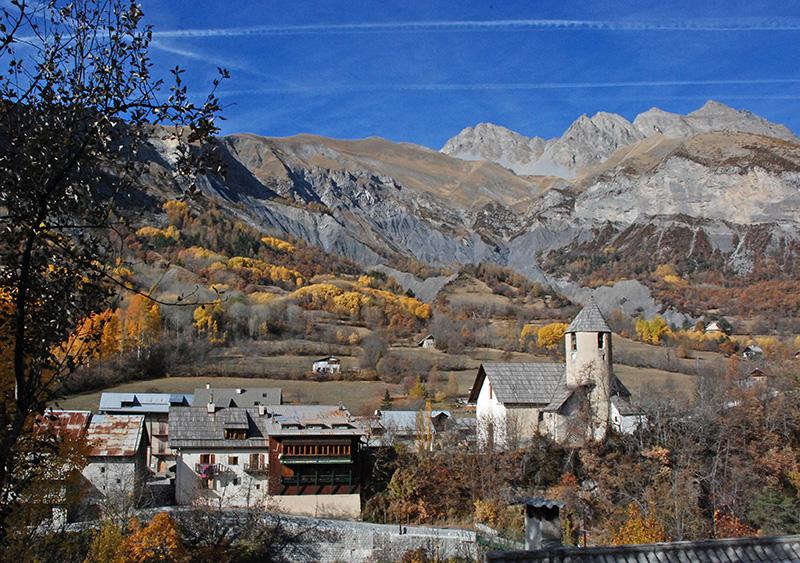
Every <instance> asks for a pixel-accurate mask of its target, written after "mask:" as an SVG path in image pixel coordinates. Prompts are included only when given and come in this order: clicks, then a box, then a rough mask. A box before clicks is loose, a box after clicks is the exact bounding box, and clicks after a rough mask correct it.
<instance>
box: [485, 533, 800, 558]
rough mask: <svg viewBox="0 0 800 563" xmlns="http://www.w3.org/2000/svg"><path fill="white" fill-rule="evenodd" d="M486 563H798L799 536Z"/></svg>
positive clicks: (514, 554) (558, 552) (520, 554)
mask: <svg viewBox="0 0 800 563" xmlns="http://www.w3.org/2000/svg"><path fill="white" fill-rule="evenodd" d="M486 561H492V562H496V563H502V562H506V561H508V562H511V561H515V562H520V561H525V562H529V563H537V562H545V561H546V562H547V563H567V562H568V561H569V562H580V563H606V562H608V561H626V562H633V563H686V562H688V561H691V562H692V563H712V562H713V563H733V562H739V561H770V562H772V563H788V562H790V561H800V536H777V537H766V538H764V537H762V538H735V539H722V540H703V541H681V542H668V543H653V544H643V545H616V546H604V547H556V548H551V549H540V550H537V551H490V552H488V553H487V554H486Z"/></svg>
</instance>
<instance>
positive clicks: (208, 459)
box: [200, 454, 214, 465]
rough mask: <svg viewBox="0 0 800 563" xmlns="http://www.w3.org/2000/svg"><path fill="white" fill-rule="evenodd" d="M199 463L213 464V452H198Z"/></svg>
mask: <svg viewBox="0 0 800 563" xmlns="http://www.w3.org/2000/svg"><path fill="white" fill-rule="evenodd" d="M200 463H201V464H202V465H213V464H214V454H200Z"/></svg>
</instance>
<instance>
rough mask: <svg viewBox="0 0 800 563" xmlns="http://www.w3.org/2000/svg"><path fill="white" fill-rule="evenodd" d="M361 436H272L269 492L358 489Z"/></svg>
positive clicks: (305, 493)
mask: <svg viewBox="0 0 800 563" xmlns="http://www.w3.org/2000/svg"><path fill="white" fill-rule="evenodd" d="M358 450H359V438H358V437H324V436H320V437H313V436H308V437H302V438H301V437H290V436H270V438H269V492H270V494H272V495H321V494H349V493H357V492H359V489H360V482H359V475H358V471H357V466H356V459H357V456H358Z"/></svg>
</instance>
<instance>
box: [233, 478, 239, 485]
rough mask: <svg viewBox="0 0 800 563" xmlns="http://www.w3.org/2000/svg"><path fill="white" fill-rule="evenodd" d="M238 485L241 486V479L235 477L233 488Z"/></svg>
mask: <svg viewBox="0 0 800 563" xmlns="http://www.w3.org/2000/svg"><path fill="white" fill-rule="evenodd" d="M238 484H239V478H238V477H234V478H233V486H234V487H235V486H236V485H238Z"/></svg>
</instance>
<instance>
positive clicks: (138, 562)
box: [124, 512, 186, 563]
mask: <svg viewBox="0 0 800 563" xmlns="http://www.w3.org/2000/svg"><path fill="white" fill-rule="evenodd" d="M129 528H130V535H129V536H128V539H127V540H126V541H125V545H124V551H125V560H126V561H129V562H132V563H150V562H152V561H165V562H172V561H184V560H186V550H185V549H184V547H183V543H181V537H180V534H178V529H177V527H176V526H175V521H174V520H173V519H172V518H170V516H169V514H167V513H166V512H159V513H158V514H156V515H155V516H154V517H153V519H152V520H151V521H150V523H149V524H148V525H147V526H145V527H144V528H142V525H141V524H140V523H139V521H138V520H137V519H135V518H134V519H132V520H131V523H130V526H129Z"/></svg>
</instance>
